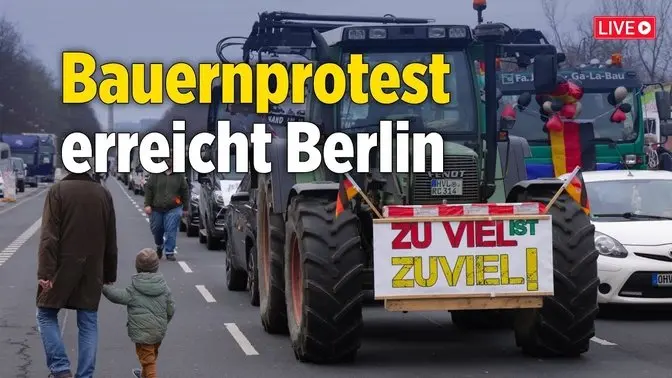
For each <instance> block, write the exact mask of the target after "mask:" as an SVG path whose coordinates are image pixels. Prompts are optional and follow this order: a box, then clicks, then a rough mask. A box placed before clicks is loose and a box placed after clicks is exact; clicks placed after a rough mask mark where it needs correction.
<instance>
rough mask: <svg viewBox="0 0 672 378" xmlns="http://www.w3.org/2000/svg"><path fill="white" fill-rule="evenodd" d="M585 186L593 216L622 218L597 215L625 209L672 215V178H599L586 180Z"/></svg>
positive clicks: (630, 211)
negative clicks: (671, 199)
mask: <svg viewBox="0 0 672 378" xmlns="http://www.w3.org/2000/svg"><path fill="white" fill-rule="evenodd" d="M586 187H587V188H588V201H589V202H590V212H591V213H592V215H593V218H594V220H609V221H614V220H625V219H623V218H620V219H619V217H613V216H610V217H600V214H603V215H604V214H624V213H632V214H635V215H637V214H640V215H648V216H654V217H672V201H670V193H672V180H622V181H615V180H614V181H599V182H588V183H586ZM614 218H616V219H614ZM649 220H650V219H649Z"/></svg>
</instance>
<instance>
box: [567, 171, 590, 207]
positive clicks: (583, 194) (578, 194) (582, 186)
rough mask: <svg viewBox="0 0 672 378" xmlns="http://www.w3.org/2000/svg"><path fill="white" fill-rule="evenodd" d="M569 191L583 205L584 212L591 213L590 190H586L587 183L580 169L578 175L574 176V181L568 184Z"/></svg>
mask: <svg viewBox="0 0 672 378" xmlns="http://www.w3.org/2000/svg"><path fill="white" fill-rule="evenodd" d="M566 190H567V193H568V194H569V195H570V196H571V197H572V198H573V199H574V201H576V203H578V204H579V205H580V206H581V209H582V210H583V212H584V213H586V214H588V215H590V203H589V202H588V192H587V191H586V183H585V182H584V181H583V174H581V170H580V169H579V171H578V172H576V175H574V177H572V181H570V182H569V185H567V189H566Z"/></svg>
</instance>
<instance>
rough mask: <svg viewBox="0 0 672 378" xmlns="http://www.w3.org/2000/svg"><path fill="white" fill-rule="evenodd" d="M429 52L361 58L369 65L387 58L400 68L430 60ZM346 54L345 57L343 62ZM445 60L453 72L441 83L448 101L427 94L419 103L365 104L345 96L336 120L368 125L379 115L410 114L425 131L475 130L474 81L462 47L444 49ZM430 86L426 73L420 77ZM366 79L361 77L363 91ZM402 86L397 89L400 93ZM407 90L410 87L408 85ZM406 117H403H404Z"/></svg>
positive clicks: (355, 126)
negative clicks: (438, 102) (442, 102)
mask: <svg viewBox="0 0 672 378" xmlns="http://www.w3.org/2000/svg"><path fill="white" fill-rule="evenodd" d="M431 55H432V53H430V52H427V53H418V52H380V53H369V54H365V55H364V60H365V62H366V63H368V64H369V66H370V67H373V66H375V65H376V64H378V63H383V62H388V63H392V64H394V65H395V66H397V67H398V69H399V70H400V71H401V70H402V69H403V67H404V66H406V65H408V64H410V63H415V62H419V63H423V64H428V63H429V62H431ZM348 60H349V57H346V63H347V61H348ZM445 61H446V63H450V65H451V71H452V72H453V74H451V75H447V76H446V79H445V84H444V87H445V89H446V91H448V92H450V93H451V102H450V104H447V105H438V104H436V103H434V101H433V100H432V98H431V96H430V97H428V98H427V100H425V102H424V103H422V104H420V105H407V104H404V103H402V102H397V103H395V104H391V105H382V104H378V103H376V102H375V101H371V102H369V103H367V104H363V105H358V104H355V103H353V102H352V101H351V100H350V98H349V97H348V96H346V97H345V98H344V99H343V101H342V102H341V105H340V124H341V128H342V129H344V131H347V130H348V129H350V130H355V129H360V128H361V129H363V128H369V127H372V126H377V125H378V123H379V122H380V120H381V119H388V118H393V119H405V118H404V116H406V117H408V118H410V117H412V116H416V117H420V119H421V120H422V123H423V124H424V127H425V129H426V131H427V132H432V131H435V132H440V133H465V132H476V131H477V125H476V103H475V95H474V83H473V78H472V76H473V75H472V74H471V73H470V67H469V65H468V64H467V58H466V55H465V53H464V52H463V51H452V52H446V53H445ZM422 80H424V81H425V82H426V83H427V85H428V86H429V88H430V91H431V80H430V77H429V75H426V76H424V77H423V78H422ZM367 81H368V80H367V79H366V78H365V79H364V85H365V88H364V91H368V88H366V85H367ZM403 89H405V88H402V89H400V90H399V91H398V93H399V94H401V93H403ZM409 90H410V91H413V90H412V89H410V88H409ZM408 118H406V119H408Z"/></svg>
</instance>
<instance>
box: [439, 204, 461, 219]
mask: <svg viewBox="0 0 672 378" xmlns="http://www.w3.org/2000/svg"><path fill="white" fill-rule="evenodd" d="M438 208H439V216H440V217H449V216H456V215H464V207H462V206H438Z"/></svg>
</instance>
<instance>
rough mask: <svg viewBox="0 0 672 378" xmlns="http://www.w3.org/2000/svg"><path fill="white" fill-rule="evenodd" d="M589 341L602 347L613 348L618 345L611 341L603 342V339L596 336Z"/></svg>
mask: <svg viewBox="0 0 672 378" xmlns="http://www.w3.org/2000/svg"><path fill="white" fill-rule="evenodd" d="M590 341H592V342H595V343H598V344H600V345H604V346H614V345H618V344H614V343H612V342H611V341H607V340H605V339H600V338H599V337H596V336H593V338H591V339H590Z"/></svg>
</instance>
